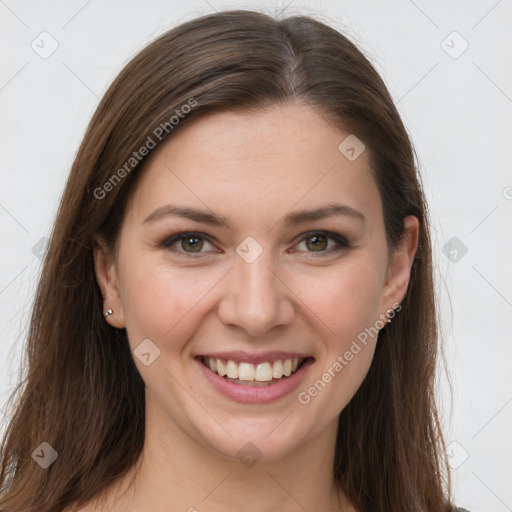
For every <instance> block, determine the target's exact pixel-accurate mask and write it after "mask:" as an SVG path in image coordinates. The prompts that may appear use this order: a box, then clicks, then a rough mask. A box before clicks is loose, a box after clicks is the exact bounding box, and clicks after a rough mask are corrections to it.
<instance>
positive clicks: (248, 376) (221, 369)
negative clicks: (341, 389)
mask: <svg viewBox="0 0 512 512" xmlns="http://www.w3.org/2000/svg"><path fill="white" fill-rule="evenodd" d="M203 360H204V363H205V365H206V366H208V367H209V368H210V370H211V371H212V372H215V373H217V374H218V375H220V376H221V377H224V376H227V377H228V378H230V379H237V380H240V381H245V382H251V381H252V382H269V381H271V380H272V379H281V378H282V377H283V376H285V377H289V376H290V375H291V374H292V373H294V372H295V371H297V368H298V367H299V365H300V364H301V363H302V362H303V361H304V360H303V359H297V358H295V359H285V360H280V359H278V360H276V361H274V362H273V363H272V362H264V363H259V364H257V365H254V364H252V363H245V362H244V363H236V362H235V361H232V360H231V359H229V360H228V361H227V362H226V364H224V361H223V360H222V359H213V358H209V357H205V358H203Z"/></svg>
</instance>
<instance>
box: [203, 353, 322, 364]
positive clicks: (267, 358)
mask: <svg viewBox="0 0 512 512" xmlns="http://www.w3.org/2000/svg"><path fill="white" fill-rule="evenodd" d="M197 357H211V358H214V359H221V360H223V361H227V360H229V359H231V361H235V362H237V363H252V364H259V363H265V362H273V361H277V360H278V359H281V360H286V359H307V358H308V357H312V356H310V355H308V354H303V353H300V352H283V351H276V350H273V351H271V352H260V353H259V354H255V353H250V352H244V351H240V350H238V351H232V352H208V353H207V354H199V355H198V356H197Z"/></svg>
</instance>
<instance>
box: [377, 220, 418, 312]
mask: <svg viewBox="0 0 512 512" xmlns="http://www.w3.org/2000/svg"><path fill="white" fill-rule="evenodd" d="M404 227H405V233H404V237H403V240H402V242H401V244H400V245H399V247H397V249H396V250H395V252H394V253H393V254H392V256H391V260H390V262H389V265H388V271H387V277H386V284H385V285H384V294H383V298H382V304H381V308H382V309H384V310H387V309H389V308H393V307H395V308H396V307H397V305H398V304H400V303H401V302H402V300H403V298H404V297H405V294H406V292H407V288H408V286H409V280H410V277H411V268H412V264H413V262H414V257H415V255H416V251H417V249H418V237H419V221H418V218H417V217H414V216H412V215H410V216H408V217H406V218H405V219H404Z"/></svg>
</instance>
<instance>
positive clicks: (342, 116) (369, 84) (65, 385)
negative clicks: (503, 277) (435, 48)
mask: <svg viewBox="0 0 512 512" xmlns="http://www.w3.org/2000/svg"><path fill="white" fill-rule="evenodd" d="M293 99H300V100H302V101H305V102H307V103H309V104H310V105H311V106H312V107H313V108H315V109H316V110H317V111H318V112H319V113H321V114H322V115H323V116H324V117H325V119H327V120H328V121H329V122H331V123H332V125H333V126H335V127H338V128H340V129H343V130H345V131H347V130H348V131H349V132H350V133H354V134H356V135H357V137H358V138H359V139H361V140H362V141H363V142H364V143H365V144H366V146H367V147H368V148H369V149H370V151H371V155H372V172H373V174H374V178H375V181H376V183H377V185H378V188H379V191H380V194H381V197H382V201H383V208H384V210H383V213H384V222H385V229H386V237H387V242H388V247H389V248H390V249H391V250H392V249H394V248H396V247H397V245H398V243H399V242H400V241H401V237H402V236H403V233H404V224H403V220H404V218H405V217H406V216H408V215H414V216H416V217H417V218H418V219H419V225H420V232H419V245H418V249H417V253H416V256H415V259H414V262H413V265H412V269H411V279H410V282H409V287H408V290H407V293H406V295H405V298H404V300H403V302H402V309H401V311H400V313H399V314H398V315H397V316H396V317H395V318H394V320H393V322H392V323H391V324H388V325H387V326H386V328H385V329H383V330H382V331H381V333H380V335H379V342H378V344H377V348H376V352H375V355H374V359H373V362H372V365H371V368H370V370H369V373H368V375H367V376H366V378H365V380H364V382H363V383H362V385H361V387H360V389H359V390H358V391H357V393H356V395H355V396H354V397H353V399H352V400H351V401H350V403H349V404H348V405H347V406H346V407H345V409H344V410H343V411H342V413H341V414H340V417H339V428H338V438H337V443H336V453H335V464H334V467H333V478H334V481H335V482H336V484H337V485H339V486H340V487H342V488H343V490H344V491H345V493H346V494H347V496H348V498H349V499H350V500H351V502H352V503H353V504H354V506H355V507H356V508H358V509H359V510H361V511H364V512H375V511H379V512H413V511H415V512H420V511H421V512H427V511H428V512H448V511H450V510H452V505H451V500H450V474H449V468H448V465H447V461H446V457H445V445H444V440H443V435H442V432H441V425H440V420H439V417H438V412H437V409H436V399H435V387H434V381H435V372H436V366H437V360H438V357H439V354H440V350H439V347H440V345H439V337H440V336H439V332H438V321H437V314H438V312H437V310H436V303H435V295H434V283H433V267H432V249H431V240H430V234H429V232H430V228H429V219H428V211H427V206H426V203H425V198H424V194H423V191H422V187H421V180H420V177H419V175H418V172H417V169H416V163H415V157H414V152H413V149H412V145H411V142H410V140H409V137H408V135H407V132H406V130H405V128H404V125H403V124H402V121H401V119H400V116H399V114H398V112H397V110H396V108H395V106H394V104H393V101H392V99H391V97H390V94H389V93H388V91H387V89H386V87H385V85H384V83H383V81H382V79H381V78H380V76H379V75H378V73H377V72H376V71H375V69H374V68H373V67H372V65H371V64H370V62H369V61H368V60H367V59H366V57H365V56H364V55H363V54H362V52H361V51H360V50H358V49H357V47H356V46H355V45H354V44H353V43H351V42H350V41H349V40H348V39H347V38H346V37H345V36H343V35H342V34H340V33H339V32H338V31H336V30H334V29H333V28H330V27H328V26H326V25H325V24H324V23H322V22H320V21H318V20H316V19H314V18H312V17H310V16H293V17H288V18H283V19H279V17H277V16H276V17H273V16H269V15H267V14H263V13H257V12H251V11H225V12H219V13H216V14H212V15H207V16H203V17H200V18H197V19H194V20H192V21H189V22H187V23H184V24H182V25H180V26H178V27H176V28H173V29H172V30H170V31H168V32H166V33H165V34H163V35H162V36H160V37H159V38H158V39H157V40H155V41H154V42H153V43H151V44H150V45H149V46H147V47H146V48H145V49H144V50H143V51H142V52H140V53H139V54H138V55H136V56H135V57H134V58H133V59H132V60H131V62H129V64H128V65H127V66H126V67H125V68H124V69H123V71H122V72H121V73H120V74H119V76H118V77H117V78H116V79H115V81H114V82H113V84H112V85H111V86H110V88H109V89H108V91H107V92H106V94H105V96H104V97H103V99H102V100H101V102H100V104H99V106H98V108H97V110H96V112H95V114H94V116H93V118H92V120H91V122H90V124H89V127H88V129H87V133H86V135H85V137H84V139H83V142H82V144H81V146H80V149H79V151H78V154H77V156H76V159H75V161H74V163H73V167H72V169H71V173H70V176H69V179H68V182H67V185H66V188H65V191H64V194H63V197H62V200H61V204H60V208H59V211H58V215H57V219H56V222H55V225H54V228H53V232H52V234H51V238H50V241H49V245H48V249H47V254H46V257H45V260H44V266H43V270H42V275H41V278H40V281H39V286H38V288H37V293H36V297H35V302H34V307H33V312H32V317H31V323H30V329H29V333H28V342H27V343H28V345H27V355H28V364H27V370H26V373H25V375H24V379H23V381H22V383H21V384H20V386H19V387H18V390H17V392H16V393H14V394H13V396H12V399H11V402H10V403H11V404H12V411H11V420H10V423H9V425H8V428H7V431H6V434H5V437H4V439H3V443H2V452H1V456H2V460H1V469H0V471H1V472H0V509H1V510H2V511H4V512H10V511H16V512H18V511H20V510H25V509H27V510H28V509H30V510H32V511H54V512H56V511H59V510H62V509H63V508H65V507H66V506H68V505H70V504H73V503H76V504H84V503H85V502H87V501H88V500H90V499H91V498H92V497H94V496H96V495H98V493H100V491H102V490H105V489H106V488H107V486H109V485H110V484H111V483H112V482H113V481H114V480H115V479H117V478H118V477H120V476H122V475H124V474H125V473H126V472H127V471H128V469H129V468H130V467H131V466H132V465H133V464H134V463H135V462H136V460H137V459H138V457H139V455H140V454H141V450H142V447H143V442H144V433H145V430H144V428H145V404H144V382H143V380H142V379H141V377H140V375H139V373H138V371H137V369H136V367H135V364H134V362H133V359H132V355H131V353H130V350H129V346H128V341H127V338H126V331H125V330H124V329H115V328H113V327H111V326H110V325H109V324H108V323H106V322H105V321H104V318H103V314H102V305H103V304H102V296H101V293H100V289H99V287H98V285H97V282H96V278H95V272H94V266H93V248H94V247H95V245H94V244H95V240H96V237H97V236H99V235H101V236H102V237H103V238H104V239H105V240H106V241H107V242H108V243H109V244H110V247H111V248H112V250H114V247H115V242H116V239H117V236H118V232H119V228H120V224H121V220H122V218H123V213H124V206H125V204H126V199H127V196H128V193H129V191H130V189H132V188H133V186H134V183H135V178H136V176H137V175H140V170H141V168H142V167H143V164H144V161H145V160H146V157H145V156H143V155H141V154H140V153H139V152H138V150H139V148H141V147H143V146H150V143H149V139H151V141H152V143H153V145H154V146H158V145H159V144H161V142H162V141H164V140H166V139H167V137H171V136H172V134H173V133H174V132H177V131H178V130H180V129H181V128H182V127H183V126H185V125H186V124H187V123H190V122H191V121H193V120H194V119H198V118H199V117H200V116H201V115H202V114H204V113H206V112H212V111H228V110H229V111H237V112H242V113H243V112H248V111H257V110H258V109H261V108H262V107H264V106H268V105H273V104H281V103H284V102H287V101H290V100H293ZM186 105H188V107H187V108H185V106H186ZM134 152H137V155H138V156H137V157H135V156H134ZM42 442H46V443H48V444H49V445H51V447H53V448H54V449H55V451H56V452H57V454H58V458H57V460H56V461H55V462H54V463H53V464H52V465H50V466H49V467H48V468H47V469H43V468H41V467H40V465H38V464H36V462H35V461H34V460H33V457H32V453H33V451H34V450H35V449H36V448H37V447H39V446H40V444H41V443H42Z"/></svg>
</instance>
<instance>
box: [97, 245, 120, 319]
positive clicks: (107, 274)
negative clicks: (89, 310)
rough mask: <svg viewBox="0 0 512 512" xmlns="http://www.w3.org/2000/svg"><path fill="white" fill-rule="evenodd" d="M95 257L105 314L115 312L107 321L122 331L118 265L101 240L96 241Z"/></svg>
mask: <svg viewBox="0 0 512 512" xmlns="http://www.w3.org/2000/svg"><path fill="white" fill-rule="evenodd" d="M93 257H94V271H95V274H96V281H97V282H98V285H99V287H100V290H101V295H102V297H103V314H104V313H105V311H106V310H107V309H111V310H112V311H113V313H112V314H111V315H108V316H107V317H106V318H105V320H106V321H107V322H108V323H109V324H110V325H112V326H113V327H117V328H118V329H122V328H124V327H125V322H124V312H123V306H122V302H121V296H120V293H119V281H118V276H117V270H116V265H115V261H114V258H113V256H112V254H111V253H110V250H109V249H108V247H107V244H106V243H105V242H104V241H103V240H102V239H101V238H97V239H96V243H95V247H94V249H93Z"/></svg>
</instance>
